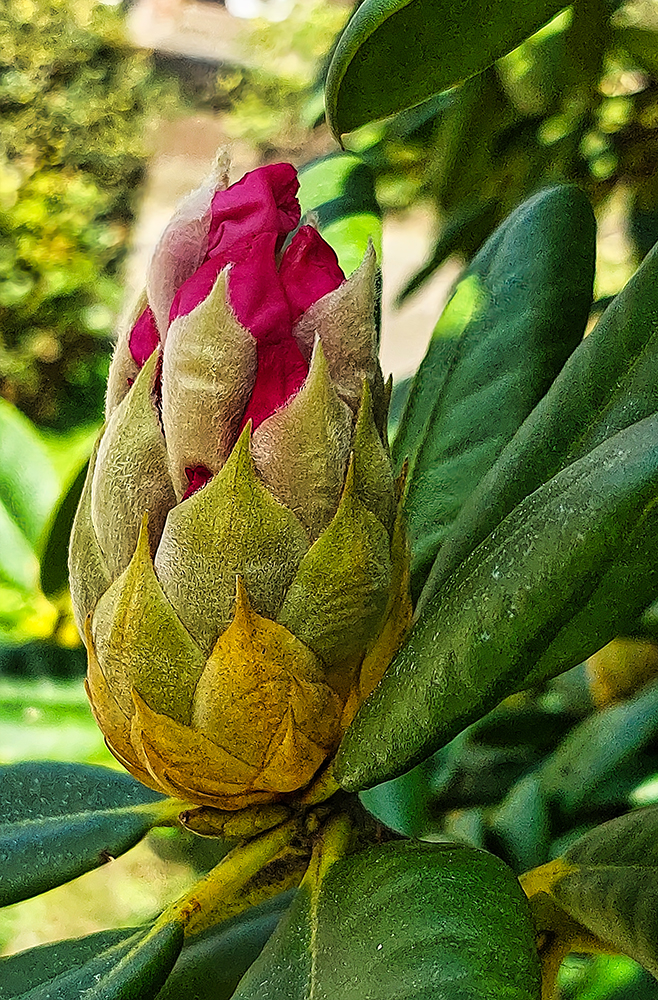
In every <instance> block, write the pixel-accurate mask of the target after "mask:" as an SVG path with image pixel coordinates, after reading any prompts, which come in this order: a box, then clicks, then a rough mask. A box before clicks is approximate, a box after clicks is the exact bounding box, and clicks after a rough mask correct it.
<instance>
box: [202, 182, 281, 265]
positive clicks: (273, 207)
mask: <svg viewBox="0 0 658 1000" xmlns="http://www.w3.org/2000/svg"><path fill="white" fill-rule="evenodd" d="M298 189H299V181H298V180H297V171H296V170H295V168H294V167H293V166H292V165H291V164H290V163H273V164H270V165H269V166H267V167H259V168H258V169H257V170H252V171H251V173H248V174H245V176H244V177H243V178H242V179H241V180H239V181H237V183H235V184H232V185H231V186H230V187H229V188H227V189H226V190H225V191H218V192H217V194H216V195H215V197H214V198H213V200H212V209H211V211H212V221H211V223H210V232H209V234H208V256H210V257H212V256H214V254H215V253H227V252H228V251H230V250H231V249H232V248H233V247H234V246H235V245H236V244H238V243H240V242H241V241H242V240H244V239H246V238H248V237H250V236H253V235H254V234H256V233H264V232H273V233H276V236H277V246H276V249H277V250H280V249H281V245H282V244H283V241H284V239H285V237H286V235H287V234H288V233H290V232H292V230H293V229H294V228H295V226H297V225H299V219H300V208H299V202H298V201H297V198H296V194H297V191H298Z"/></svg>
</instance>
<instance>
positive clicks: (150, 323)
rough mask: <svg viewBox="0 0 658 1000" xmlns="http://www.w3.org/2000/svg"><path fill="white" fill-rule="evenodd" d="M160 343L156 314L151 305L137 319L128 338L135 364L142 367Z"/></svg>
mask: <svg viewBox="0 0 658 1000" xmlns="http://www.w3.org/2000/svg"><path fill="white" fill-rule="evenodd" d="M159 343H160V337H159V335H158V328H157V326H156V324H155V316H154V315H153V313H152V311H151V308H150V306H147V307H146V309H145V310H144V311H143V312H142V313H140V315H139V316H138V317H137V321H136V323H135V325H134V327H133V328H132V330H131V331H130V336H129V338H128V346H129V348H130V353H131V354H132V356H133V360H134V362H135V364H137V365H139V367H140V368H142V366H143V365H145V364H146V362H147V361H148V359H149V358H150V357H151V355H152V354H153V351H154V350H155V349H156V347H157V346H158V344H159Z"/></svg>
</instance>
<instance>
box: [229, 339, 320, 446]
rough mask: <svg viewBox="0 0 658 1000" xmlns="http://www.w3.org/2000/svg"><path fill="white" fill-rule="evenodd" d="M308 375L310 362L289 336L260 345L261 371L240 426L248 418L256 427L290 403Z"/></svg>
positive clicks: (257, 373) (241, 426) (259, 370)
mask: <svg viewBox="0 0 658 1000" xmlns="http://www.w3.org/2000/svg"><path fill="white" fill-rule="evenodd" d="M307 374H308V365H307V363H306V361H305V360H304V358H303V356H302V353H301V351H300V350H299V347H298V346H297V344H296V343H295V341H294V340H293V339H292V337H289V338H287V339H286V340H284V341H280V342H279V343H277V344H268V343H265V342H263V341H261V342H260V343H259V344H258V371H257V372H256V382H255V385H254V391H253V392H252V394H251V399H250V400H249V404H248V405H247V409H246V411H245V414H244V416H243V418H242V423H241V425H240V429H242V428H243V427H244V426H245V424H246V423H247V421H248V420H251V421H252V422H253V430H256V428H257V427H258V425H259V424H262V422H263V420H267V418H268V417H271V416H272V414H273V413H274V411H275V410H278V409H280V408H281V407H282V406H285V404H286V403H287V402H288V400H289V399H290V398H291V396H294V395H295V393H296V392H298V391H299V390H300V389H301V387H302V384H303V382H304V379H305V378H306V376H307Z"/></svg>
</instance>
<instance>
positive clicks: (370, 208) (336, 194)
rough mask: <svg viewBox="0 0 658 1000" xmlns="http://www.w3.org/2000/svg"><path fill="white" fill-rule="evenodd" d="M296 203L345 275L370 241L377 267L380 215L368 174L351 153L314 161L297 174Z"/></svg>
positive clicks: (380, 245)
mask: <svg viewBox="0 0 658 1000" xmlns="http://www.w3.org/2000/svg"><path fill="white" fill-rule="evenodd" d="M299 184H300V187H299V202H300V205H301V206H302V211H303V212H305V213H308V212H310V213H312V214H313V215H314V216H315V218H316V220H317V223H318V227H319V229H320V232H321V233H322V235H323V236H324V238H325V239H326V240H327V242H328V243H330V244H331V246H332V247H333V248H334V250H335V251H336V253H337V255H338V260H339V261H340V266H341V267H342V269H343V271H344V272H345V274H346V275H349V274H351V273H352V271H355V270H356V268H357V267H358V266H359V264H360V263H361V261H362V260H363V256H364V254H365V252H366V249H367V247H368V240H369V239H371V240H372V241H373V243H374V246H375V251H376V253H377V259H378V261H379V262H380V263H381V250H382V213H381V209H380V207H379V205H378V203H377V198H376V196H375V185H374V177H373V174H372V171H371V170H370V168H369V167H368V166H366V164H365V163H364V162H363V160H361V159H360V157H358V156H355V155H354V154H352V153H334V154H331V155H330V156H326V157H324V158H323V159H321V160H314V161H313V162H312V163H309V164H308V166H306V167H304V168H303V169H302V170H300V172H299Z"/></svg>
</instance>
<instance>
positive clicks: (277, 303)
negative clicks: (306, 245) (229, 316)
mask: <svg viewBox="0 0 658 1000" xmlns="http://www.w3.org/2000/svg"><path fill="white" fill-rule="evenodd" d="M275 241H276V235H275V234H274V233H260V234H259V235H258V236H254V237H253V238H252V239H251V240H249V242H248V243H246V244H243V245H242V246H241V247H240V248H239V253H238V252H236V253H235V254H234V256H233V258H232V259H233V266H232V267H231V273H230V275H229V279H228V297H229V302H230V303H231V306H232V307H233V311H234V312H235V315H236V316H237V318H238V320H239V321H240V323H241V324H242V326H244V327H246V329H247V330H249V333H250V334H251V335H252V337H255V338H256V340H259V341H260V340H267V341H268V342H270V343H274V342H277V341H279V340H281V339H284V338H288V337H290V335H291V331H292V319H291V316H290V307H289V306H288V300H287V298H286V295H285V292H284V289H283V285H282V283H281V278H280V276H279V272H278V271H277V268H276V259H275ZM236 251H237V248H236Z"/></svg>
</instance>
